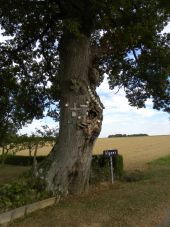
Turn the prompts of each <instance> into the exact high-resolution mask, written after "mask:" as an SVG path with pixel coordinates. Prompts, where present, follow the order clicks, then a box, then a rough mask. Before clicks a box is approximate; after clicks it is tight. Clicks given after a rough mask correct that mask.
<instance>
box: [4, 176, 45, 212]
mask: <svg viewBox="0 0 170 227" xmlns="http://www.w3.org/2000/svg"><path fill="white" fill-rule="evenodd" d="M0 195H1V196H0V211H2V212H4V211H6V210H8V209H10V208H11V209H12V208H16V207H20V206H23V205H25V204H28V203H32V202H35V201H38V200H40V199H43V198H47V197H48V194H47V192H46V191H45V190H44V185H43V184H42V182H37V180H34V179H32V178H30V177H28V176H27V177H22V178H20V179H19V180H18V181H17V182H13V183H11V184H5V185H3V186H1V187H0Z"/></svg>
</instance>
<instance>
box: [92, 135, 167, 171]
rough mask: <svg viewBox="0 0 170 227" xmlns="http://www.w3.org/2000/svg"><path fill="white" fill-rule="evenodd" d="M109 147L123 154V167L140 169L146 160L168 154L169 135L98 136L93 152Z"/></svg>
mask: <svg viewBox="0 0 170 227" xmlns="http://www.w3.org/2000/svg"><path fill="white" fill-rule="evenodd" d="M111 148H116V149H118V151H119V153H120V154H121V155H123V158H124V167H125V169H142V168H144V167H145V165H146V163H147V162H150V161H152V160H155V159H157V158H160V157H162V156H166V155H169V154H170V136H144V137H128V138H126V137H122V138H99V139H98V140H97V142H96V144H95V147H94V154H98V153H101V152H102V151H103V150H105V149H111Z"/></svg>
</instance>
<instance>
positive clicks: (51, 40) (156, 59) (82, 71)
mask: <svg viewBox="0 0 170 227" xmlns="http://www.w3.org/2000/svg"><path fill="white" fill-rule="evenodd" d="M169 13H170V3H169V1H168V0H167V1H166V0H100V1H97V0H53V1H52V0H51V1H50V0H39V1H38V0H1V5H0V15H1V16H0V24H1V29H3V35H6V36H10V37H11V38H10V39H9V40H7V41H6V42H4V43H1V45H0V67H1V71H0V83H1V86H2V87H3V89H2V87H1V89H2V90H1V91H3V92H1V94H0V95H1V96H0V102H1V107H0V108H1V110H3V111H4V113H5V111H6V109H5V108H6V107H7V105H8V106H10V112H9V113H10V117H11V119H15V121H16V122H18V123H19V124H24V123H26V122H27V121H28V120H32V119H33V118H34V117H36V118H41V117H43V112H44V110H46V111H47V109H48V108H49V110H48V113H49V114H51V115H53V116H55V117H57V118H58V117H59V121H60V132H59V142H58V143H57V144H56V145H55V146H54V148H53V149H52V151H51V153H50V155H49V156H48V157H47V159H46V160H45V162H43V163H42V164H41V165H40V166H39V169H38V171H37V173H36V176H37V177H38V178H41V179H42V180H43V181H45V183H46V184H45V185H46V190H48V191H50V192H52V193H53V194H58V193H61V194H67V193H80V192H82V191H84V190H86V189H87V188H88V184H89V174H90V163H91V151H92V148H93V145H94V142H95V140H96V138H97V137H98V135H99V133H100V130H101V124H102V118H103V116H102V113H103V108H104V106H103V104H102V103H101V101H100V98H99V96H98V95H97V93H96V91H95V89H96V87H97V86H98V85H99V84H100V83H101V82H102V79H103V74H104V73H107V75H108V77H109V84H110V88H111V89H113V88H115V87H118V88H119V87H124V90H125V92H126V97H127V98H128V100H129V103H130V105H133V106H137V107H139V108H140V107H144V105H145V101H146V100H147V99H148V98H152V100H153V107H154V108H155V109H158V110H159V109H162V110H164V111H167V112H169V111H170V85H169V82H170V80H169V73H170V72H169V71H170V49H169V47H170V36H169V34H162V33H161V31H162V30H163V28H164V26H166V25H167V23H168V21H169V19H170V14H169ZM57 103H59V106H58V104H57ZM51 105H52V111H51V109H50V106H51ZM54 105H56V108H54ZM58 107H59V109H60V114H59V116H58V115H57V108H58Z"/></svg>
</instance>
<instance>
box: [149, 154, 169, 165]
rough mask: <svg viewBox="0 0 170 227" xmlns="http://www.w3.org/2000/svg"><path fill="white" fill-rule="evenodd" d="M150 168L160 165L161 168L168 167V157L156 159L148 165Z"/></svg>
mask: <svg viewBox="0 0 170 227" xmlns="http://www.w3.org/2000/svg"><path fill="white" fill-rule="evenodd" d="M148 164H149V165H150V166H155V165H161V166H168V165H169V166H170V155H168V156H166V157H161V158H159V159H156V160H154V161H152V162H149V163H148Z"/></svg>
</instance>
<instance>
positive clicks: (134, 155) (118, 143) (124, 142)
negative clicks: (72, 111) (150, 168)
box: [18, 135, 170, 170]
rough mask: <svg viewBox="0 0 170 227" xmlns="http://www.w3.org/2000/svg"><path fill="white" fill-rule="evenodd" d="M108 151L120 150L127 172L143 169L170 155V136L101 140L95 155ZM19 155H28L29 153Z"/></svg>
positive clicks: (41, 151)
mask: <svg viewBox="0 0 170 227" xmlns="http://www.w3.org/2000/svg"><path fill="white" fill-rule="evenodd" d="M50 149H51V147H50V146H45V147H43V148H40V149H39V150H38V155H47V154H48V153H49V151H50ZM106 149H118V152H119V154H121V155H123V158H124V168H125V170H131V169H143V168H145V166H146V164H147V163H148V162H150V161H152V160H155V159H157V158H160V157H162V156H166V155H169V154H170V135H168V136H143V137H122V138H99V139H98V140H97V141H96V144H95V146H94V148H93V154H101V153H102V152H103V150H106ZM18 154H20V155H28V151H26V150H25V151H21V152H19V153H18Z"/></svg>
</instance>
